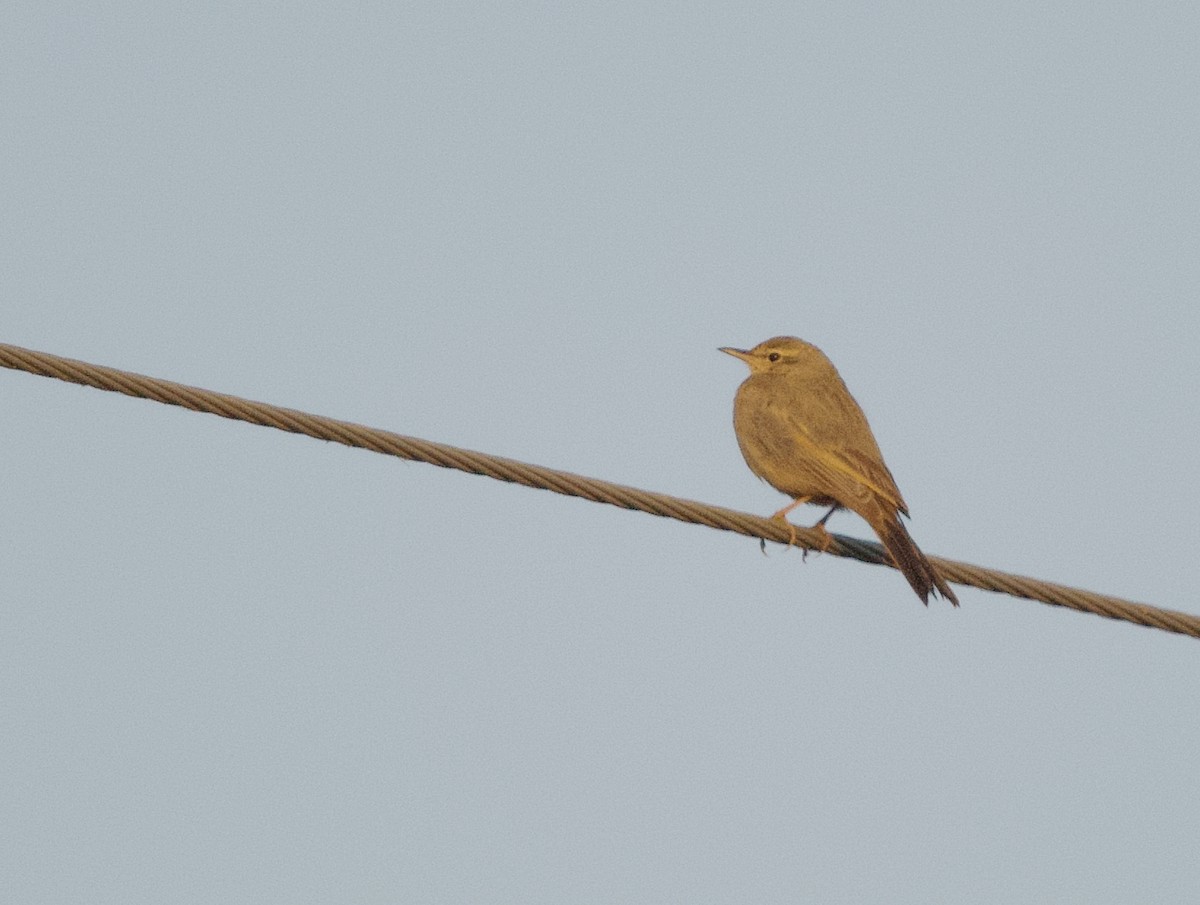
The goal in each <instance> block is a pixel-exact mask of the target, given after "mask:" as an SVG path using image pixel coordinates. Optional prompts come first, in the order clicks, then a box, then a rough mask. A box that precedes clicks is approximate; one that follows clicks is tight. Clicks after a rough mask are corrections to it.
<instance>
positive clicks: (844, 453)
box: [791, 419, 908, 515]
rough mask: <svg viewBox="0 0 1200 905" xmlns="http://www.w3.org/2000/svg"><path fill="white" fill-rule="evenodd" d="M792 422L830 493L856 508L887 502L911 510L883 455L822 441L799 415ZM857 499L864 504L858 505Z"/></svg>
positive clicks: (806, 455) (800, 444)
mask: <svg viewBox="0 0 1200 905" xmlns="http://www.w3.org/2000/svg"><path fill="white" fill-rule="evenodd" d="M792 426H793V428H794V429H793V430H792V431H791V435H792V436H793V437H794V439H795V441H796V444H797V446H798V447H799V450H798V451H799V453H800V455H802V456H803V457H804V460H805V462H806V463H809V464H810V465H811V467H812V469H813V471H814V472H815V473H817V474H819V476H820V480H821V482H822V484H828V487H829V491H830V494H829V495H830V496H832V497H834V498H835V499H837V500H838V501H839V502H841V503H842V504H843V505H845V506H847V507H848V508H850V509H854V510H856V511H858V510H860V509H861V507H862V505H866V504H868V503H871V502H883V503H885V504H886V505H888V506H890V507H891V508H893V509H896V510H899V511H900V512H903V513H904V514H905V515H907V514H908V507H907V506H906V505H905V503H904V498H903V497H901V496H900V490H899V488H897V487H896V481H895V479H894V478H892V474H891V472H890V471H888V468H887V466H886V465H884V464H883V461H882V460H881V459H878V458H875V457H873V456H872V455H871V454H870V453H864V452H862V451H860V450H855V449H850V448H847V447H845V446H830V445H826V444H822V443H819V442H818V441H817V440H815V439H814V438H813V437H812V435H811V434H810V432H809V431H808V429H807V428H806V427H805V425H804V423H803V422H802V421H801V420H800V419H795V420H794V421H793V425H792ZM856 500H857V501H859V502H860V505H854V502H855V501H856Z"/></svg>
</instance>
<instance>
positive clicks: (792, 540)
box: [771, 496, 828, 547]
mask: <svg viewBox="0 0 1200 905" xmlns="http://www.w3.org/2000/svg"><path fill="white" fill-rule="evenodd" d="M808 501H809V497H806V496H802V497H797V498H796V499H794V500H792V502H791V503H789V504H788V505H786V506H784V507H783V508H782V509H780V510H779V511H778V512H776V513H775V514H774V515H773V516H771V518H773V519H776V518H777V519H779V520H780V521H782V522H783V523H784V524H785V525H787V528H788V544H787V545H788V546H789V547H794V546H796V526H795V525H793V524H792V523H791V522H789V521H788V520H787V514H788V513H789V512H791V511H792V510H793V509H795V508H796V507H797V506H803V505H804V504H805V503H807V502H808ZM826 518H828V516H826Z"/></svg>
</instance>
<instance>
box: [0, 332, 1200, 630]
mask: <svg viewBox="0 0 1200 905" xmlns="http://www.w3.org/2000/svg"><path fill="white" fill-rule="evenodd" d="M0 365H3V366H4V367H6V368H12V369H14V370H19V371H27V372H28V373H30V374H37V375H40V376H42V377H54V378H57V379H58V380H65V381H68V382H70V383H77V384H81V385H83V386H89V387H94V388H96V389H99V390H108V391H111V392H117V393H124V394H125V395H127V396H135V397H138V398H141V399H152V400H154V401H155V402H162V403H166V404H168V405H178V406H182V407H183V408H187V409H191V410H192V411H196V412H208V413H210V414H213V415H220V416H221V417H222V418H231V419H233V420H235V421H246V422H248V423H250V424H258V425H261V426H263V427H273V428H276V429H278V430H283V431H289V432H291V433H294V434H305V435H307V436H310V437H315V438H316V439H318V440H331V441H334V442H336V443H342V444H344V445H346V446H357V447H360V448H362V449H369V450H372V451H374V452H378V453H385V454H387V455H392V456H398V457H400V458H402V459H409V460H411V461H415V462H427V463H429V464H431V465H438V466H440V467H442V468H454V469H458V470H459V471H465V472H468V473H470V474H478V475H485V476H487V477H489V478H496V479H497V480H500V481H510V482H512V483H514V484H522V485H524V486H526V487H536V488H540V489H543V490H552V491H554V492H555V493H561V494H564V495H566V496H575V497H581V498H583V499H585V500H591V501H592V502H596V503H607V504H609V505H612V506H619V507H621V508H623V509H636V510H638V511H641V512H647V513H650V514H651V515H658V516H662V517H664V518H673V519H677V520H679V521H681V522H690V523H692V524H695V525H705V526H707V527H709V528H717V529H719V530H722V531H733V532H735V533H737V534H743V535H746V536H748V537H756V538H760V539H762V540H764V541H775V542H778V543H781V544H786V543H789V539H790V535H791V532H790V531H789V529H788V526H787V525H786V524H784V523H783V522H782V521H780V520H773V519H767V518H761V517H759V516H755V515H750V514H749V513H745V512H738V511H737V510H734V509H725V508H723V507H720V506H710V505H707V504H705V503H698V502H695V501H693V500H685V499H682V498H680V497H674V496H668V495H667V494H663V493H653V492H650V491H647V490H639V489H638V488H636V487H627V486H624V485H621V484H612V483H609V482H608V481H600V480H597V479H595V478H587V477H583V476H582V475H576V474H571V473H570V472H566V471H558V470H556V469H553V468H544V467H542V466H540V465H529V464H527V463H525V462H518V461H516V460H513V459H505V458H501V457H499V456H492V455H488V454H486V453H481V452H474V451H472V450H469V449H460V448H458V447H454V446H447V445H446V444H444V443H434V442H432V441H429V440H421V439H418V438H416V437H406V436H403V435H401V434H395V433H392V432H391V431H384V430H379V429H376V428H371V427H365V426H363V425H361V424H354V423H352V422H349V421H339V420H337V419H334V418H325V417H322V416H320V415H310V414H308V413H306V412H300V411H296V410H294V409H288V408H281V407H279V406H274V405H268V404H266V403H263V402H253V401H251V400H249V399H242V398H240V397H238V396H230V395H228V394H225V393H214V392H212V391H210V390H203V389H199V388H197V387H191V386H186V385H184V384H179V383H172V382H171V381H167V380H159V379H157V378H154V377H146V376H144V375H142V374H134V373H131V372H129V371H120V370H117V369H116V368H108V367H104V366H102V365H93V364H88V363H87V362H83V361H76V360H74V359H70V358H62V357H60V356H57V355H50V354H48V353H46V352H35V351H33V350H31V349H23V348H21V347H19V346H12V345H7V344H4V343H0ZM832 538H833V543H830V544H828V545H826V544H825V539H824V538H823V537H822V535H821V534H820V533H819V532H817V531H813V530H811V529H807V528H801V527H797V528H796V531H795V542H796V544H797V545H798V546H801V547H803V548H805V549H809V550H822V549H823V550H824V551H825V552H827V553H831V554H833V555H836V556H844V557H848V558H851V559H857V560H859V561H861V562H866V563H873V564H875V565H885V566H889V567H892V563H891V561H890V560H889V559H888V556H887V553H886V552H885V551H884V549H883V547H882V546H881V545H880V544H878V543H875V542H874V541H867V540H861V539H859V538H854V537H847V536H845V535H841V534H834V535H832ZM929 559H930V560H931V561H932V562H933V563H934V564H935V565H936V566H937V568H938V570H939V571H940V572H941V573H942V575H943V576H945V578H946V579H947V580H948V581H952V582H954V583H956V584H961V585H970V586H972V587H976V588H981V589H983V590H985V591H995V592H997V593H1002V594H1008V595H1009V596H1012V597H1019V598H1023V599H1025V600H1034V601H1038V602H1040V603H1045V604H1049V605H1050V606H1059V607H1066V608H1067V609H1072V610H1078V611H1079V612H1082V613H1093V614H1095V615H1098V616H1105V617H1107V618H1109V619H1118V620H1123V621H1125V622H1132V623H1134V624H1135V625H1144V626H1147V627H1149V628H1157V629H1161V630H1163V631H1166V632H1175V633H1177V634H1181V635H1190V636H1191V637H1193V638H1200V616H1194V615H1192V614H1190V613H1182V612H1178V611H1175V610H1165V609H1160V608H1158V607H1153V606H1149V605H1148V604H1142V603H1133V602H1131V601H1128V600H1122V599H1121V598H1119V597H1109V596H1106V595H1103V594H1094V593H1092V592H1090V591H1083V590H1079V589H1077V588H1071V587H1067V586H1065V585H1059V584H1052V583H1050V582H1046V581H1040V580H1038V579H1034V578H1026V577H1024V576H1021V575H1013V574H1010V573H1007V572H999V571H996V570H995V569H987V568H984V567H982V566H975V565H971V564H970V563H963V562H957V561H955V560H949V559H942V558H939V557H934V556H931V557H929Z"/></svg>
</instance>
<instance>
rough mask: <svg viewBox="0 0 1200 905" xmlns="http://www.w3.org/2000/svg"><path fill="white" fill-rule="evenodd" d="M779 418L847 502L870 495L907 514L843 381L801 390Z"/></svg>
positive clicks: (860, 412)
mask: <svg viewBox="0 0 1200 905" xmlns="http://www.w3.org/2000/svg"><path fill="white" fill-rule="evenodd" d="M839 390H840V392H839ZM785 417H786V418H787V420H788V422H789V426H790V427H791V428H792V430H791V431H790V433H791V434H792V435H793V436H794V437H795V439H796V443H797V445H798V446H799V447H800V448H801V450H802V453H803V455H804V456H805V458H806V459H807V460H808V461H810V462H812V463H813V466H814V468H816V469H819V470H820V472H821V474H822V477H823V479H824V480H827V481H829V486H830V488H831V490H833V489H835V488H836V489H837V490H838V491H840V493H834V494H832V495H833V496H841V495H842V494H844V495H845V502H846V504H847V505H849V504H850V503H851V502H853V501H854V500H863V501H866V500H868V499H869V498H870V497H874V498H876V499H878V500H880V501H883V502H886V503H888V504H890V505H891V506H892V507H894V508H895V509H897V510H899V511H900V512H903V513H904V514H905V515H907V514H908V506H907V505H906V504H905V502H904V498H903V497H902V496H901V495H900V489H899V488H898V487H897V486H896V480H895V478H893V477H892V473H891V472H890V471H889V470H888V467H887V465H885V464H884V461H883V454H882V453H881V452H880V451H879V444H877V443H876V442H875V436H874V435H873V434H872V433H871V427H870V425H868V424H867V418H866V416H865V415H864V414H863V412H862V409H861V408H859V406H858V403H857V402H855V401H854V397H853V396H851V395H850V392H849V390H847V389H846V388H845V386H844V385H842V386H841V387H828V388H826V389H824V390H822V389H821V388H816V387H814V388H813V389H812V390H810V391H807V392H805V393H803V394H801V395H800V396H799V398H798V399H794V400H793V401H792V404H791V405H789V406H788V408H787V410H786V413H785ZM849 508H851V509H855V510H857V509H859V506H852V505H851V506H849Z"/></svg>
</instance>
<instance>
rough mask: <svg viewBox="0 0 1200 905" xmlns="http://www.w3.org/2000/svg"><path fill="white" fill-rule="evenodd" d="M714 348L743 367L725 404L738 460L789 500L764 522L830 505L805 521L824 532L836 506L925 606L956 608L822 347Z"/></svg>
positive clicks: (791, 341)
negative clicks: (860, 526)
mask: <svg viewBox="0 0 1200 905" xmlns="http://www.w3.org/2000/svg"><path fill="white" fill-rule="evenodd" d="M720 351H722V352H726V353H728V354H730V355H732V356H734V357H735V358H740V359H741V360H742V361H744V362H745V363H746V364H747V365H749V366H750V376H749V377H747V378H746V380H745V381H744V382H743V383H742V385H741V386H740V387H738V391H737V397H736V398H735V399H734V403H733V429H734V432H735V433H736V434H737V441H738V446H740V447H741V450H742V456H743V457H744V458H745V460H746V464H747V465H749V466H750V470H751V471H752V472H754V473H755V474H756V475H758V476H759V477H760V478H762V479H763V480H764V481H766V482H767V483H768V484H770V485H771V486H772V487H774V488H775V489H776V490H778V491H779V492H780V493H785V494H787V495H788V496H789V497H791V498H792V502H791V504H789V505H787V506H784V507H783V508H782V509H780V510H779V511H778V512H776V513H775V514H774V515H773V516H772V518H777V519H783V520H784V521H786V516H787V514H788V513H789V512H791V511H792V510H793V509H795V508H796V507H797V506H799V505H801V504H802V503H816V504H817V505H818V506H829V507H831V508H830V510H829V511H828V512H827V513H825V515H824V516H823V517H822V518H821V520H820V521H818V522H817V524H816V525H814V526H813V527H815V528H819V529H820V530H821V531H825V521H826V520H827V519H828V518H829V516H831V515H833V513H834V512H836V511H837V510H838V509H850V510H852V511H854V512H857V513H858V514H859V515H861V516H862V517H863V519H864V520H865V521H866V522H867V524H868V525H870V526H871V528H872V530H874V532H875V533H876V534H877V535H879V539H880V540H881V541H882V542H883V546H884V548H885V549H886V550H887V552H888V554H889V555H890V556H891V558H892V562H894V563H895V565H896V568H898V569H899V570H900V571H901V572H902V573H903V574H904V577H905V578H907V579H908V583H909V584H910V585H912V588H913V590H914V591H916V592H917V596H918V597H920V598H921V602H922V603H924V604H925V605H926V606H928V605H929V595H930V593H931V592H936V593H938V594H940V595H941V596H942V597H944V598H945V599H946V600H949V601H950V602H951V603H952V604H954V605H955V606H958V598H957V597H955V596H954V592H953V591H951V590H950V586H949V585H948V584H947V583H946V581H945V579H943V578H942V577H941V575H939V574H938V572H937V569H935V568H934V567H933V564H932V563H931V562H930V561H929V560H928V559H926V558H925V554H923V553H922V552H921V551H920V550H919V549H918V548H917V545H916V544H915V543H913V539H912V538H911V537H910V536H909V534H908V530H907V529H906V528H905V527H904V523H903V522H901V521H900V516H901V515H904V516H906V517H907V516H908V506H907V505H906V504H905V502H904V498H903V497H902V496H900V490H899V488H897V487H896V481H895V479H893V478H892V473H891V472H890V471H888V467H887V466H886V465H885V464H883V454H882V453H880V452H879V445H878V444H877V443H876V442H875V437H874V435H873V434H872V433H871V427H870V425H868V424H867V419H866V416H865V415H863V412H862V409H861V408H859V407H858V403H857V402H855V401H854V397H853V396H851V395H850V391H849V390H848V389H846V384H845V383H843V382H842V378H841V375H839V374H838V372H837V369H836V368H835V367H834V366H833V362H831V361H830V360H829V359H828V358H826V357H825V353H824V352H822V351H821V350H820V349H818V348H817V347H816V346H814V345H811V344H810V343H806V342H804V340H801V339H796V338H795V337H794V336H777V337H775V338H774V339H768V340H767V341H766V342H762V343H759V344H758V345H757V346H755V347H754V348H753V349H749V350H744V349H730V348H722V349H721V350H720ZM788 524H789V526H790V524H791V523H790V522H789V523H788ZM793 530H794V529H793Z"/></svg>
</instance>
